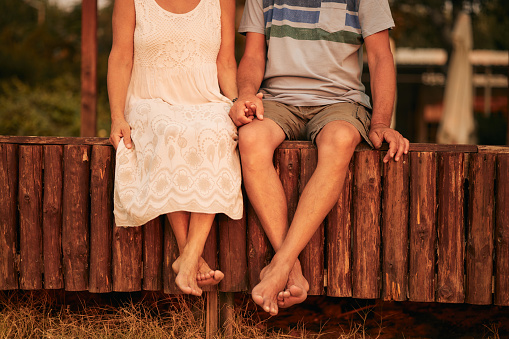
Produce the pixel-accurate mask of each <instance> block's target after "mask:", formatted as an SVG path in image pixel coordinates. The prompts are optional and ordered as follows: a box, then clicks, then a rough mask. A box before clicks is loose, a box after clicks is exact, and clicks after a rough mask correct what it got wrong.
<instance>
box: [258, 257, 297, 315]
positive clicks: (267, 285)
mask: <svg viewBox="0 0 509 339" xmlns="http://www.w3.org/2000/svg"><path fill="white" fill-rule="evenodd" d="M290 269H291V267H285V265H277V264H274V263H273V262H271V263H270V264H269V265H267V266H266V267H265V268H264V269H263V270H262V271H261V272H260V278H261V281H260V282H259V283H258V285H256V286H255V287H254V288H253V291H252V292H251V297H252V298H253V301H254V302H255V303H257V304H258V305H260V306H261V307H262V308H263V310H264V311H265V312H268V313H270V314H271V315H276V314H277V313H278V300H277V298H278V295H279V293H280V292H281V291H283V289H284V288H285V286H286V283H287V282H288V275H289V273H290Z"/></svg>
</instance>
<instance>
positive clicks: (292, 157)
mask: <svg viewBox="0 0 509 339" xmlns="http://www.w3.org/2000/svg"><path fill="white" fill-rule="evenodd" d="M275 158H276V171H277V172H278V174H279V178H280V179H281V183H282V184H283V189H284V191H285V195H286V202H287V206H288V225H290V224H291V222H292V220H293V216H294V214H295V210H296V209H297V204H298V203H299V172H300V154H299V150H298V149H287V148H278V149H276V156H275Z"/></svg>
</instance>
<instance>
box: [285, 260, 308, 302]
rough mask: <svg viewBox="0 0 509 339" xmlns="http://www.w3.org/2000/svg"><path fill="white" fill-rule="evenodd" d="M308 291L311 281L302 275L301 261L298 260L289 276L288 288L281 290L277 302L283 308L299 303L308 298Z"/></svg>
mask: <svg viewBox="0 0 509 339" xmlns="http://www.w3.org/2000/svg"><path fill="white" fill-rule="evenodd" d="M308 291H309V283H308V281H307V280H306V278H304V276H303V275H302V269H301V266H300V262H299V260H297V261H296V262H295V265H294V266H293V268H292V270H291V271H290V275H289V276H288V282H287V283H286V289H285V290H284V291H283V292H279V294H278V296H277V304H278V306H279V307H281V308H287V307H290V306H293V305H295V304H299V303H301V302H303V301H304V300H306V298H307V296H308V293H307V292H308Z"/></svg>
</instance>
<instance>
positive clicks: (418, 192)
mask: <svg viewBox="0 0 509 339" xmlns="http://www.w3.org/2000/svg"><path fill="white" fill-rule="evenodd" d="M410 173H411V174H410V230H409V232H410V259H409V277H408V292H409V293H408V298H409V300H411V301H421V302H433V301H435V242H436V189H437V186H436V184H437V183H436V174H437V166H436V154H435V153H434V152H411V153H410Z"/></svg>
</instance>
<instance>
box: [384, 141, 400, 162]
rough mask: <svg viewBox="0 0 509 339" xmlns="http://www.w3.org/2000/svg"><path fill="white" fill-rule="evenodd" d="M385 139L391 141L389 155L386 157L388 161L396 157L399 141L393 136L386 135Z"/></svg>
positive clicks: (385, 159)
mask: <svg viewBox="0 0 509 339" xmlns="http://www.w3.org/2000/svg"><path fill="white" fill-rule="evenodd" d="M385 140H387V142H388V143H389V150H388V151H387V155H386V156H385V158H384V161H385V162H387V161H389V160H390V158H394V155H395V154H396V151H397V150H398V142H397V140H394V138H392V137H388V138H387V137H386V138H385Z"/></svg>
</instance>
